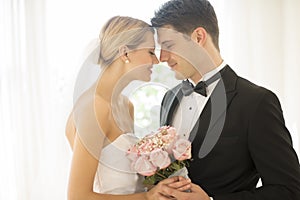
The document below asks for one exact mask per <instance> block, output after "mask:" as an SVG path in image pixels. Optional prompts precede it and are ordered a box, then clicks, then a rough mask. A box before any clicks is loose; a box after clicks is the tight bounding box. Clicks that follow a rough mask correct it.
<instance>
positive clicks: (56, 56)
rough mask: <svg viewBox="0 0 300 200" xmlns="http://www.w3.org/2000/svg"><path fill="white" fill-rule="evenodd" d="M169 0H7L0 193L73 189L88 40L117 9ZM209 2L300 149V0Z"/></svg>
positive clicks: (3, 0) (237, 62)
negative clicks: (74, 138)
mask: <svg viewBox="0 0 300 200" xmlns="http://www.w3.org/2000/svg"><path fill="white" fill-rule="evenodd" d="M162 2H164V0H156V1H154V0H147V1H146V0H145V1H139V0H132V2H130V3H128V1H121V0H110V1H105V2H104V1H99V0H85V1H71V0H64V1H59V0H0V135H1V140H0V159H1V161H2V162H1V164H0V177H1V178H0V199H1V200H2V199H3V200H40V199H43V200H48V199H49V200H50V199H51V200H52V199H66V188H67V179H68V173H69V167H70V158H71V151H70V148H69V146H68V144H67V140H66V139H65V136H64V128H65V122H66V119H67V116H68V114H69V111H70V110H71V108H72V104H73V101H72V95H73V94H72V93H73V86H74V84H75V80H76V76H77V73H78V71H79V65H78V64H79V61H80V57H81V55H82V52H83V49H84V46H85V45H86V44H88V43H89V41H91V40H92V39H94V38H95V37H97V36H98V33H99V29H100V27H101V25H102V24H103V22H104V21H106V20H107V19H108V18H109V17H111V16H113V15H117V14H119V15H129V16H133V17H138V18H141V19H144V20H146V21H148V22H149V18H150V17H151V16H152V15H153V10H155V9H156V8H158V7H159V5H160V4H161V3H162ZM211 2H212V4H213V5H214V6H215V9H216V12H217V15H218V18H219V24H220V33H221V35H220V46H221V53H222V55H223V57H224V59H225V60H226V62H227V63H228V64H230V65H231V66H232V67H233V68H234V69H235V70H236V71H237V72H238V73H239V74H240V75H242V76H244V77H245V78H248V79H249V80H252V81H253V82H255V83H257V84H261V85H263V86H265V87H267V88H269V89H271V90H272V91H274V92H275V93H276V94H277V95H278V97H279V99H280V101H281V103H282V107H283V111H284V116H285V119H286V123H287V126H288V128H289V130H290V131H291V134H292V137H293V140H294V146H295V149H296V150H297V151H298V155H299V151H300V145H299V143H300V138H299V131H300V116H299V111H300V108H299V107H300V106H299V104H298V102H299V101H300V90H299V89H297V86H299V85H300V80H299V78H298V75H299V74H300V68H299V66H300V61H299V59H298V54H299V53H298V52H300V38H299V36H300V27H299V23H298V19H299V18H300V13H299V12H298V10H297V8H299V7H300V1H299V0H266V1H261V0H251V1H250V0H226V1H223V0H211ZM132 5H135V6H133V7H132ZM135 7H138V8H139V9H136V8H135ZM295 88H296V89H295Z"/></svg>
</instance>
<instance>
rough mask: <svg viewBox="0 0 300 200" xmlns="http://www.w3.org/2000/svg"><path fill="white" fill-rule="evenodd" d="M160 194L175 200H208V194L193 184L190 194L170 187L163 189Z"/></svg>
mask: <svg viewBox="0 0 300 200" xmlns="http://www.w3.org/2000/svg"><path fill="white" fill-rule="evenodd" d="M162 193H163V194H165V195H168V196H172V197H174V198H175V199H187V200H210V197H209V196H208V194H207V193H206V192H205V191H204V190H203V189H202V188H201V187H200V186H198V185H196V184H194V183H191V188H190V192H183V191H180V190H177V189H174V188H171V187H164V188H163V191H162Z"/></svg>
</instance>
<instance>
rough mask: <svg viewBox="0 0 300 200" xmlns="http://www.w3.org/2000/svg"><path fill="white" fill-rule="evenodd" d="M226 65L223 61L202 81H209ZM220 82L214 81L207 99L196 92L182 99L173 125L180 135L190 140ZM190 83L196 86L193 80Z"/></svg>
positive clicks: (205, 75) (209, 87) (208, 91)
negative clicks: (198, 120) (193, 129)
mask: <svg viewBox="0 0 300 200" xmlns="http://www.w3.org/2000/svg"><path fill="white" fill-rule="evenodd" d="M225 65H226V63H225V62H224V61H223V62H222V63H221V65H219V66H218V67H217V68H215V69H213V70H212V71H210V72H208V73H206V74H204V75H203V76H202V78H201V80H200V81H206V80H208V79H209V78H211V77H212V76H213V75H215V74H216V73H217V72H219V71H220V70H221V69H223V68H224V67H225ZM219 80H220V79H218V80H216V81H214V82H213V83H211V84H210V85H209V86H208V87H207V90H206V91H207V97H205V96H202V95H201V94H198V93H196V92H193V93H192V94H190V95H189V96H183V97H182V99H181V101H180V104H179V106H178V107H177V109H176V110H175V112H174V116H173V123H172V125H173V126H174V127H175V128H176V130H177V133H178V134H179V135H181V136H182V137H184V138H186V139H188V138H189V136H190V132H191V130H192V128H193V127H194V125H195V124H196V122H197V119H198V118H199V117H200V114H201V112H202V110H203V108H204V106H205V105H206V103H207V101H208V99H209V97H210V95H211V94H212V92H213V90H214V89H215V87H216V85H217V83H218V82H219ZM189 81H190V82H191V83H193V84H194V85H195V83H194V82H193V81H192V80H189Z"/></svg>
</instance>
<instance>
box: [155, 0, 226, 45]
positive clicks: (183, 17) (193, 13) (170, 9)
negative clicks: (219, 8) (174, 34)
mask: <svg viewBox="0 0 300 200" xmlns="http://www.w3.org/2000/svg"><path fill="white" fill-rule="evenodd" d="M151 24H152V26H153V27H162V26H165V25H171V26H173V27H174V29H175V30H176V31H178V32H181V33H184V34H187V35H190V34H192V32H193V31H194V30H195V29H196V28H197V27H203V28H204V29H205V30H206V31H207V33H208V34H209V35H210V36H211V37H212V41H213V43H214V45H215V47H216V48H217V49H218V50H220V49H219V26H218V19H217V16H216V13H215V11H214V8H213V7H212V5H211V4H210V2H209V1H207V0H170V1H168V2H166V3H164V4H163V5H162V6H161V7H160V8H159V9H158V10H157V11H156V12H155V14H154V17H153V18H152V19H151Z"/></svg>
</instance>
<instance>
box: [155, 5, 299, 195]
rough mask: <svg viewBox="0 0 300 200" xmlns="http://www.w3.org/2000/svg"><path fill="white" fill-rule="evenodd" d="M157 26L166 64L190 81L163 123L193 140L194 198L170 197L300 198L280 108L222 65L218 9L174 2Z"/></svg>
mask: <svg viewBox="0 0 300 200" xmlns="http://www.w3.org/2000/svg"><path fill="white" fill-rule="evenodd" d="M151 22H152V25H153V26H154V27H157V28H158V41H159V43H160V45H161V55H160V61H161V62H167V63H168V65H169V66H170V68H171V69H172V70H173V71H174V72H175V76H176V78H177V79H182V80H183V82H182V83H181V84H179V85H177V86H176V87H174V88H173V89H171V90H169V91H168V92H167V93H166V94H165V96H164V99H163V101H162V108H161V125H172V126H174V127H175V128H176V129H177V130H178V132H179V133H180V134H182V136H183V137H186V138H189V139H190V140H191V141H192V154H193V160H192V161H191V163H190V167H189V176H190V178H191V180H192V182H193V183H195V184H193V187H192V189H191V192H190V193H185V192H179V191H176V190H172V189H171V188H169V189H168V190H166V191H165V193H166V194H168V195H172V196H174V197H175V198H177V199H193V200H196V199H197V200H209V199H214V200H254V199H255V200H283V199H284V200H299V199H300V167H299V161H298V158H297V155H296V153H295V151H294V149H293V146H292V139H291V136H290V133H289V131H288V130H287V128H286V126H285V123H284V118H283V114H282V110H281V106H280V102H279V100H278V98H277V97H276V95H275V94H274V93H273V92H271V91H270V90H268V89H265V88H263V87H260V86H257V85H255V84H253V83H251V82H249V81H248V80H246V79H244V78H241V77H239V76H238V75H237V74H236V73H235V72H234V71H233V70H232V68H231V67H230V66H229V65H228V64H227V63H226V61H224V60H223V59H222V57H221V55H220V50H219V44H218V39H219V38H218V37H219V28H218V21H217V17H216V14H215V12H214V9H213V7H212V6H211V4H210V3H209V2H208V1H207V0H170V1H168V2H167V3H165V4H164V5H163V6H162V7H161V8H160V9H159V10H158V11H157V12H156V13H155V16H154V17H153V18H152V20H151ZM259 179H261V180H262V186H261V187H260V188H256V185H257V182H258V180H259Z"/></svg>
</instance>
